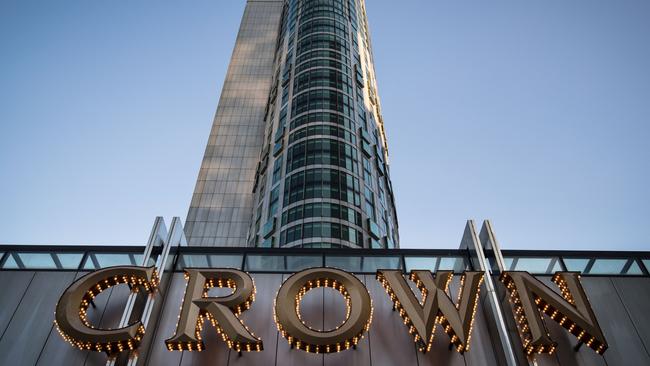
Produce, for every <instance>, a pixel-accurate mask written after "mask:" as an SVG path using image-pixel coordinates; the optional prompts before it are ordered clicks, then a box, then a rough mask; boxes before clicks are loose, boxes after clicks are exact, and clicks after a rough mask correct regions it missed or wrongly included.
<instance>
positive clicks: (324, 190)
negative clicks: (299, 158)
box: [284, 168, 361, 206]
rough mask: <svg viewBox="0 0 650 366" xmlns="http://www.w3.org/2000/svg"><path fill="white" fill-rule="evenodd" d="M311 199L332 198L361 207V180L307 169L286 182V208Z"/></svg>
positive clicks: (328, 171) (342, 173) (323, 170)
mask: <svg viewBox="0 0 650 366" xmlns="http://www.w3.org/2000/svg"><path fill="white" fill-rule="evenodd" d="M309 198H332V199H337V200H341V201H345V202H348V203H350V204H353V205H355V206H360V205H361V195H360V192H359V179H357V178H355V177H354V176H352V175H351V174H347V173H344V172H341V171H338V170H334V169H327V168H321V169H307V170H304V171H301V172H298V173H296V174H293V175H291V176H289V177H287V178H286V179H285V182H284V206H287V205H289V204H291V203H294V202H298V201H302V200H304V199H309Z"/></svg>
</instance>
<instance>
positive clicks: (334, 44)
mask: <svg viewBox="0 0 650 366" xmlns="http://www.w3.org/2000/svg"><path fill="white" fill-rule="evenodd" d="M315 48H327V49H330V50H334V51H339V52H341V53H345V54H347V53H348V42H347V41H346V40H345V38H342V37H339V36H335V35H333V34H312V35H310V36H307V37H305V38H303V39H301V40H300V42H298V54H301V53H303V52H307V51H311V50H313V49H315Z"/></svg>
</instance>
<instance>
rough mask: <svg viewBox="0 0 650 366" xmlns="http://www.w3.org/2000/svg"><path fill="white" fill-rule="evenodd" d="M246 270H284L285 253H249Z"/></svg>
mask: <svg viewBox="0 0 650 366" xmlns="http://www.w3.org/2000/svg"><path fill="white" fill-rule="evenodd" d="M245 270H246V271H270V272H274V271H284V270H285V266H284V256H283V255H248V256H246V266H245Z"/></svg>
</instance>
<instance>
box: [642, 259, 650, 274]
mask: <svg viewBox="0 0 650 366" xmlns="http://www.w3.org/2000/svg"><path fill="white" fill-rule="evenodd" d="M642 262H643V265H644V266H645V269H646V270H647V271H650V259H644V260H642Z"/></svg>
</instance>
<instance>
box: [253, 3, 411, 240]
mask: <svg viewBox="0 0 650 366" xmlns="http://www.w3.org/2000/svg"><path fill="white" fill-rule="evenodd" d="M279 28H280V29H279V34H278V42H277V44H276V52H275V58H274V66H273V70H274V76H273V78H272V83H271V84H272V86H271V87H270V92H269V96H268V103H267V107H266V111H265V117H264V122H265V125H266V126H265V135H264V138H265V145H264V146H265V147H264V148H263V149H262V151H261V154H260V163H259V164H258V167H257V169H256V175H255V186H254V189H253V191H254V194H253V196H254V210H253V214H252V220H251V221H252V223H251V225H250V230H249V233H248V238H247V242H248V246H250V247H264V248H270V247H312V248H313V247H316V248H341V247H351V248H397V247H398V246H399V236H398V233H397V219H396V213H395V207H394V204H393V202H394V199H393V192H392V188H391V182H390V177H389V168H388V164H387V161H388V146H387V143H386V136H385V133H384V126H383V118H382V115H381V107H380V104H379V99H378V97H377V92H376V81H375V72H374V66H373V60H372V50H371V46H370V39H369V37H368V24H367V19H366V12H365V5H364V2H363V0H289V1H287V2H286V3H285V8H284V11H283V15H282V20H281V26H280V27H279ZM267 167H272V172H271V173H268V172H267ZM269 170H270V169H269Z"/></svg>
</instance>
